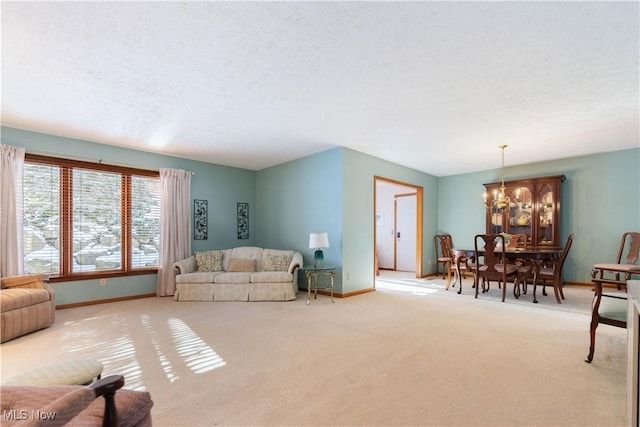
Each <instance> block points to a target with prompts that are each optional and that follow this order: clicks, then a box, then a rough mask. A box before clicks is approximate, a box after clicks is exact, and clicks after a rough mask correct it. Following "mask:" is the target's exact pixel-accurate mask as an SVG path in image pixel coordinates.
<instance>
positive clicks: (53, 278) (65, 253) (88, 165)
mask: <svg viewBox="0 0 640 427" xmlns="http://www.w3.org/2000/svg"><path fill="white" fill-rule="evenodd" d="M24 162H25V164H27V163H29V164H41V165H48V166H57V167H59V168H60V236H59V238H60V252H59V254H60V272H59V273H57V274H51V275H50V278H49V282H53V283H55V282H69V281H74V280H91V279H101V278H112V277H124V276H137V275H144V274H157V272H158V269H159V266H156V267H142V268H140V267H137V268H134V267H132V261H133V260H132V247H131V242H132V224H133V222H132V205H133V203H132V186H131V182H132V179H131V177H132V176H141V177H147V178H157V179H158V180H159V179H160V172H159V171H153V170H146V169H137V168H132V167H126V166H116V165H109V164H104V163H102V162H101V161H100V163H93V162H86V161H81V160H71V159H66V158H60V157H51V156H44V155H40V154H30V153H26V154H25V159H24ZM73 169H88V170H94V171H98V172H110V173H118V174H120V185H121V190H122V191H121V200H120V203H121V212H122V215H121V219H120V221H121V230H122V232H121V234H122V236H121V247H122V248H126V251H123V254H124V256H123V257H122V266H121V267H120V268H119V269H118V270H99V271H82V272H73V270H72V266H73V262H72V258H73V194H72V188H73Z"/></svg>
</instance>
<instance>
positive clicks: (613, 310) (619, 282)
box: [585, 232, 640, 363]
mask: <svg viewBox="0 0 640 427" xmlns="http://www.w3.org/2000/svg"><path fill="white" fill-rule="evenodd" d="M625 249H627V255H626V257H625V258H623V254H624V252H625ZM639 255H640V233H639V232H626V233H624V234H623V235H622V240H621V241H620V248H619V250H618V257H617V261H618V263H617V264H595V265H594V266H593V269H592V270H591V282H592V283H593V285H594V296H593V303H592V306H591V325H590V331H589V332H590V333H589V335H590V344H589V354H588V355H587V359H586V360H585V362H587V363H591V361H592V360H593V354H594V352H595V342H596V329H597V328H598V325H599V324H600V323H602V324H605V325H610V326H615V327H618V328H626V327H627V309H628V301H627V281H628V280H630V279H631V276H632V275H640V265H638V264H637V263H638V258H639ZM607 285H610V286H611V285H612V286H614V287H615V288H616V289H615V290H614V292H606V293H605V292H604V289H603V288H604V287H605V286H607Z"/></svg>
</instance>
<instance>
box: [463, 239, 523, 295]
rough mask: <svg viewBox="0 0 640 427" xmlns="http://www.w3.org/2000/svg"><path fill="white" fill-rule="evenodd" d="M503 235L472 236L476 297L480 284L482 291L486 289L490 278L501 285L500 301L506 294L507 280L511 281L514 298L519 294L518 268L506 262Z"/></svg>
mask: <svg viewBox="0 0 640 427" xmlns="http://www.w3.org/2000/svg"><path fill="white" fill-rule="evenodd" d="M496 247H498V248H505V241H504V236H503V235H501V234H477V235H476V236H475V237H474V249H475V253H476V264H475V268H474V272H475V274H474V285H475V288H476V295H475V297H476V298H478V292H479V288H480V284H481V283H482V292H483V293H484V292H486V291H487V290H488V284H489V282H490V281H491V280H495V281H498V283H499V284H501V286H502V301H503V302H504V300H505V298H506V296H507V283H508V280H512V281H513V294H514V296H515V297H516V298H518V297H519V296H520V289H519V284H518V268H517V266H515V265H513V264H508V263H507V257H506V253H505V251H504V250H502V249H499V250H496Z"/></svg>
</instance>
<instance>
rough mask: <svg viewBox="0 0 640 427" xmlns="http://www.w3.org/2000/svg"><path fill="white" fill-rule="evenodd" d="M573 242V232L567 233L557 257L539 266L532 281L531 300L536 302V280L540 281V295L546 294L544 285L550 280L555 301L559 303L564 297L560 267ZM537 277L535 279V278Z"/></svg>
mask: <svg viewBox="0 0 640 427" xmlns="http://www.w3.org/2000/svg"><path fill="white" fill-rule="evenodd" d="M572 244H573V233H572V234H569V237H567V243H566V244H565V245H564V249H563V250H562V253H561V254H560V257H559V258H558V259H554V260H551V261H550V262H549V263H547V265H546V266H545V267H542V268H540V271H539V272H538V274H537V277H536V278H534V283H533V302H538V300H537V299H536V287H537V286H538V282H539V281H540V282H542V295H544V296H546V295H547V292H546V285H547V282H551V284H552V285H553V293H554V294H555V296H556V301H557V302H558V304H561V303H562V301H561V300H563V299H564V292H563V290H562V268H563V267H564V263H565V261H566V260H567V256H568V255H569V251H570V250H571V245H572ZM535 279H537V280H535Z"/></svg>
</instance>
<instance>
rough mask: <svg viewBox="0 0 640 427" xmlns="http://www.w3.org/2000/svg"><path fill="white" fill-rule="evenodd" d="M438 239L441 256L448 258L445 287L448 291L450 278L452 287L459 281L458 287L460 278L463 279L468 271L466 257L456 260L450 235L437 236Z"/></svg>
mask: <svg viewBox="0 0 640 427" xmlns="http://www.w3.org/2000/svg"><path fill="white" fill-rule="evenodd" d="M438 239H439V240H440V246H441V247H442V254H443V255H446V257H447V258H448V261H447V263H446V265H447V286H446V288H445V290H447V289H449V286H450V285H451V278H452V277H453V286H454V287H455V285H456V281H459V282H460V286H462V278H463V277H465V274H466V272H467V271H468V267H467V257H466V256H461V257H460V259H458V257H457V256H456V253H455V251H454V248H453V238H452V237H451V235H450V234H440V235H438Z"/></svg>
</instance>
